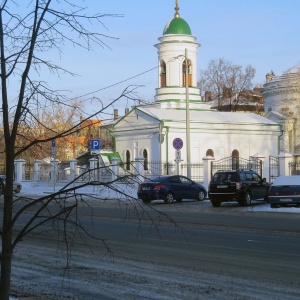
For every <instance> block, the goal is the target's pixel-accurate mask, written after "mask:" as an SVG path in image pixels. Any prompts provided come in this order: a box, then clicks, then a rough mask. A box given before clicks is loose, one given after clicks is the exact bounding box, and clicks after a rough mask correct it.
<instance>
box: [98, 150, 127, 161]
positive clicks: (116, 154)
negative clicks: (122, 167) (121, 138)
mask: <svg viewBox="0 0 300 300" xmlns="http://www.w3.org/2000/svg"><path fill="white" fill-rule="evenodd" d="M100 155H101V156H105V157H107V158H108V160H109V162H110V163H111V160H112V158H114V157H115V158H118V159H119V160H120V162H122V159H121V156H120V154H119V153H118V152H112V153H111V152H110V153H103V152H100Z"/></svg>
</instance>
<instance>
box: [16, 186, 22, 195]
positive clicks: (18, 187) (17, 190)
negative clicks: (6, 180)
mask: <svg viewBox="0 0 300 300" xmlns="http://www.w3.org/2000/svg"><path fill="white" fill-rule="evenodd" d="M20 191H21V187H20V186H19V185H17V187H16V189H15V193H16V194H18V193H20Z"/></svg>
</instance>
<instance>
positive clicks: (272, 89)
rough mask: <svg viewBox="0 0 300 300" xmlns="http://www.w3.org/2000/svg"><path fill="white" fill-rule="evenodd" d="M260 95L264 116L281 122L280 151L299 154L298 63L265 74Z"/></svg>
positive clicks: (299, 84)
mask: <svg viewBox="0 0 300 300" xmlns="http://www.w3.org/2000/svg"><path fill="white" fill-rule="evenodd" d="M266 79H267V80H266V83H265V84H264V86H263V91H262V95H263V97H264V99H265V117H266V118H268V119H270V120H272V121H274V122H277V123H279V124H281V126H282V129H283V136H282V139H281V140H280V151H282V152H289V153H292V154H297V155H300V117H299V114H300V65H296V66H294V67H292V68H290V69H288V70H287V71H285V72H284V73H283V74H280V75H275V74H273V72H271V73H270V74H267V76H266Z"/></svg>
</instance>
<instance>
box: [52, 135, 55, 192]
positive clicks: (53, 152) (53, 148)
mask: <svg viewBox="0 0 300 300" xmlns="http://www.w3.org/2000/svg"><path fill="white" fill-rule="evenodd" d="M51 156H52V158H53V189H54V192H55V185H56V140H55V139H53V140H51Z"/></svg>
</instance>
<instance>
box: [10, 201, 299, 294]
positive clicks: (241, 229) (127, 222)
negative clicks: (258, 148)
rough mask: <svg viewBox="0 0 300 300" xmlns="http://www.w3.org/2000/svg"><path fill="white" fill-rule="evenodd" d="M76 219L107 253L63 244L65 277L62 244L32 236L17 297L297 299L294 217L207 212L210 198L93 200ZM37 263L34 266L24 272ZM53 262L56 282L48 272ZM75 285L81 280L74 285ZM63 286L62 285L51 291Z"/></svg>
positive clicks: (18, 270)
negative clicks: (168, 202)
mask: <svg viewBox="0 0 300 300" xmlns="http://www.w3.org/2000/svg"><path fill="white" fill-rule="evenodd" d="M78 213H79V216H80V219H81V222H82V225H83V226H84V228H86V229H87V230H88V231H89V233H90V234H92V235H93V236H94V237H97V238H99V239H104V240H105V243H106V246H107V247H108V249H109V250H111V251H112V252H111V253H110V254H111V256H108V255H107V254H108V252H107V248H106V247H105V246H104V244H103V242H102V241H99V240H97V239H91V238H87V239H85V242H83V241H82V239H80V238H79V236H78V235H76V236H75V235H74V238H73V239H72V242H70V243H69V245H70V246H71V244H72V253H73V259H72V263H71V264H70V266H71V267H70V269H69V268H68V273H67V274H66V273H65V272H64V273H63V274H64V275H62V273H61V271H62V270H65V268H64V267H63V266H65V264H64V261H66V256H64V255H58V253H61V252H60V251H61V247H60V246H61V245H62V244H59V245H60V246H59V247H58V243H57V235H56V234H53V232H48V231H47V232H45V231H43V232H39V233H35V234H33V235H31V236H30V237H29V239H28V240H25V241H24V242H22V244H21V246H20V249H18V250H17V251H16V260H15V264H14V266H15V267H14V271H15V272H13V283H14V285H13V286H14V292H15V294H16V295H18V297H19V299H22V298H20V296H21V294H22V293H23V295H27V296H28V295H30V291H31V297H32V298H29V299H38V297H41V296H40V295H37V296H38V297H37V298H34V297H33V294H35V295H36V294H38V293H40V294H42V295H43V297H42V298H40V299H57V298H55V297H57V296H58V295H59V297H60V298H61V299H299V297H300V287H299V283H300V221H299V217H298V214H291V213H273V212H272V213H263V212H249V210H247V208H244V207H239V206H237V205H236V204H232V205H231V204H228V205H224V206H221V207H220V208H213V207H211V205H210V204H209V203H208V201H204V202H194V201H183V202H182V203H174V204H171V205H165V204H163V203H160V202H157V203H152V204H150V205H149V206H146V205H143V204H142V203H138V204H136V203H134V202H133V203H131V204H128V203H126V202H116V201H110V202H109V201H99V202H97V203H96V202H95V203H94V204H93V205H92V207H87V206H85V207H83V208H81V209H80V210H79V211H78ZM21 221H22V222H24V221H25V219H23V220H21ZM20 225H21V224H20ZM87 243H88V244H89V247H87ZM70 249H71V248H70ZM70 249H69V250H70ZM91 249H93V250H92V251H90V250H91ZM45 253H47V254H45ZM105 254H106V256H105ZM33 256H34V257H35V258H34V264H33V265H31V266H29V265H30V261H31V262H32V257H33ZM46 256H47V259H46V258H45V257H46ZM53 256H54V257H53ZM51 257H52V258H51ZM108 257H109V259H108ZM112 257H113V262H112V261H110V259H111V258H112ZM53 259H54V260H55V261H56V262H57V261H59V264H58V265H59V266H61V270H60V269H59V268H58V266H57V265H56V264H55V263H54V262H53ZM95 261H97V263H95ZM116 263H117V266H118V267H117V268H116ZM51 264H52V265H53V267H54V269H56V271H57V272H58V273H59V274H60V275H59V274H57V275H54V274H55V270H53V269H52V268H50V265H51ZM22 266H23V267H22ZM79 266H81V267H79ZM25 269H26V270H27V271H28V270H31V272H30V274H31V279H32V280H33V282H34V284H32V281H31V284H30V282H26V277H27V276H25V275H24V272H25ZM72 270H73V272H72ZM101 270H102V271H103V270H105V272H104V274H102V273H101ZM112 270H113V272H114V273H113V275H112V273H111V272H112ZM22 272H23V273H22ZM91 272H92V273H93V276H91V274H90V273H91ZM21 274H23V275H21ZM25 274H26V272H25ZM34 274H35V275H34ZM49 274H51V276H50V275H49ZM79 274H81V275H79ZM99 274H100V275H99ZM96 275H97V276H96ZM20 276H21V278H20ZM76 276H79V278H77V277H76ZM45 278H48V280H45ZM49 278H51V280H50V279H49ZM63 278H65V280H63ZM76 278H77V279H76ZM75 279H76V280H75ZM142 279H143V280H144V281H145V282H144V281H143V280H142ZM78 280H79V282H80V280H81V281H82V282H86V283H85V284H78V283H77V284H76V288H75V286H74V282H78ZM99 280H100V281H99ZM141 280H142V281H143V282H144V283H143V284H141ZM36 281H37V282H36ZM63 281H66V282H67V284H62V282H63ZM20 282H21V283H22V284H20ZM38 282H39V283H38ZM59 282H60V286H62V288H59V289H57V284H59ZM111 282H113V284H111ZM25 283H26V284H25ZM104 283H105V284H104ZM33 285H34V286H35V287H36V286H38V287H39V289H37V288H34V287H33ZM44 285H47V288H46V287H45V286H44ZM42 286H43V287H44V288H43V289H42V291H41V290H40V288H41V287H42ZM79 286H81V288H79ZM103 286H104V288H103ZM55 287H56V289H55ZM100 287H101V288H100ZM32 291H34V292H32ZM54 291H55V292H54ZM18 293H19V294H18ZM20 293H21V294H20ZM51 297H53V298H51ZM64 297H66V298H64ZM67 297H69V298H67ZM72 297H73V298H72ZM24 299H25V298H24ZM26 299H28V298H26Z"/></svg>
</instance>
